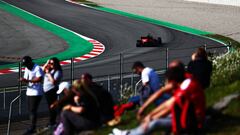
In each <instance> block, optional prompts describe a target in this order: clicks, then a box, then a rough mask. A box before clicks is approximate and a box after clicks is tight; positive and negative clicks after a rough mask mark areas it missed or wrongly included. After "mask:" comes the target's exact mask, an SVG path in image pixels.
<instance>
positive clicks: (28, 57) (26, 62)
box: [22, 56, 34, 70]
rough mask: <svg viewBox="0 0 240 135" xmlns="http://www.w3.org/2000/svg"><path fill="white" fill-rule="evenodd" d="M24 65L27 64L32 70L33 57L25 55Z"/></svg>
mask: <svg viewBox="0 0 240 135" xmlns="http://www.w3.org/2000/svg"><path fill="white" fill-rule="evenodd" d="M22 65H23V66H26V67H27V68H28V69H29V70H32V68H33V66H34V63H33V61H32V58H31V57H30V56H24V57H23V58H22Z"/></svg>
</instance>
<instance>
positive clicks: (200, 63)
mask: <svg viewBox="0 0 240 135" xmlns="http://www.w3.org/2000/svg"><path fill="white" fill-rule="evenodd" d="M187 71H188V72H189V73H191V74H192V75H193V76H194V77H196V79H197V80H198V81H199V82H200V83H201V85H202V87H203V89H206V88H207V87H209V85H210V79H211V74H212V62H211V61H209V60H208V57H207V53H206V51H205V50H204V49H203V48H198V49H197V51H196V52H195V53H193V55H192V60H191V61H190V62H189V64H188V68H187Z"/></svg>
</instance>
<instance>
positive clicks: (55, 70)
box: [42, 57, 62, 127]
mask: <svg viewBox="0 0 240 135" xmlns="http://www.w3.org/2000/svg"><path fill="white" fill-rule="evenodd" d="M42 68H43V71H44V72H45V75H44V81H43V91H44V94H45V97H46V100H47V103H48V108H49V116H50V118H49V123H48V126H47V127H54V126H55V124H56V117H57V111H56V110H55V109H51V108H50V106H51V104H53V102H54V101H56V100H57V93H56V92H57V90H58V85H59V83H60V81H61V79H62V67H61V65H60V62H59V60H58V59H57V58H56V57H54V58H51V59H50V60H48V61H47V63H46V64H45V65H44V66H43V67H42Z"/></svg>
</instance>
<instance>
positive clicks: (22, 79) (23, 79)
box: [19, 77, 28, 83]
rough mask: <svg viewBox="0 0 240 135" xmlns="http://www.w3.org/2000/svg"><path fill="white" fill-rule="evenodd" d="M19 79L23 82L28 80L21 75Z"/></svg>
mask: <svg viewBox="0 0 240 135" xmlns="http://www.w3.org/2000/svg"><path fill="white" fill-rule="evenodd" d="M19 81H20V82H25V83H27V82H28V80H27V79H25V78H23V77H21V78H20V79H19Z"/></svg>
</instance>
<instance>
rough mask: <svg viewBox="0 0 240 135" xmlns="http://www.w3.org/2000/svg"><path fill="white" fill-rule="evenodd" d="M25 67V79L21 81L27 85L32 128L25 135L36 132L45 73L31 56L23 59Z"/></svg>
mask: <svg viewBox="0 0 240 135" xmlns="http://www.w3.org/2000/svg"><path fill="white" fill-rule="evenodd" d="M22 64H23V66H26V68H25V72H24V77H23V78H20V81H22V82H25V83H27V92H26V95H27V99H28V100H27V101H28V110H29V115H30V121H31V126H30V128H29V129H27V131H26V132H25V133H24V134H32V133H34V132H35V129H36V123H37V109H38V106H39V103H40V101H41V99H42V94H43V87H42V80H43V75H44V73H43V71H42V69H41V67H40V66H38V65H37V64H35V63H34V62H33V61H32V58H31V57H29V56H24V57H23V59H22Z"/></svg>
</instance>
